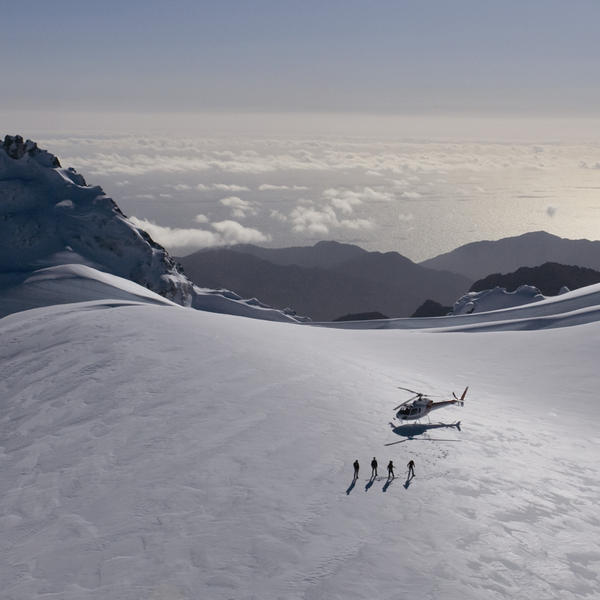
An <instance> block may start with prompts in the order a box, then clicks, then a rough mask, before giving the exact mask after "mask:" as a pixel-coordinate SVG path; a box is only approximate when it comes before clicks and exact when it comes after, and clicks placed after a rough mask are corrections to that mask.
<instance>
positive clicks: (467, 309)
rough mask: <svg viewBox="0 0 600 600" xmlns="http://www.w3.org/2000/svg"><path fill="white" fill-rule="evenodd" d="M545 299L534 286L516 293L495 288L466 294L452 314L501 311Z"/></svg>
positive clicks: (457, 302)
mask: <svg viewBox="0 0 600 600" xmlns="http://www.w3.org/2000/svg"><path fill="white" fill-rule="evenodd" d="M567 291H568V290H567ZM544 299H545V296H544V295H543V294H542V293H541V292H540V290H539V289H538V288H536V287H534V286H533V285H521V286H519V287H518V288H517V289H516V290H515V291H514V292H508V291H507V290H506V289H505V288H501V287H495V288H493V289H490V290H483V291H481V292H469V293H468V294H465V295H464V296H462V297H461V298H459V299H458V300H457V301H456V302H455V303H454V307H453V309H452V314H454V315H470V314H473V313H480V312H488V311H490V310H501V309H504V308H511V307H514V306H521V305H523V304H531V303H532V302H539V301H540V300H544Z"/></svg>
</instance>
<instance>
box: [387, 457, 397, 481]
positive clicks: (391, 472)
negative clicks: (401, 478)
mask: <svg viewBox="0 0 600 600" xmlns="http://www.w3.org/2000/svg"><path fill="white" fill-rule="evenodd" d="M395 477H396V476H395V475H394V463H393V462H392V461H391V460H390V462H389V463H388V479H395Z"/></svg>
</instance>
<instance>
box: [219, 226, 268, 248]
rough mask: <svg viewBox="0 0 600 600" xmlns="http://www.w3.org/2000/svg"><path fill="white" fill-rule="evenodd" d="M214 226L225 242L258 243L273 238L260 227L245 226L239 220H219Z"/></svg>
mask: <svg viewBox="0 0 600 600" xmlns="http://www.w3.org/2000/svg"><path fill="white" fill-rule="evenodd" d="M212 226H213V227H214V228H215V229H216V230H217V231H218V232H219V233H220V234H221V237H222V239H223V243H224V244H256V243H259V242H268V241H269V240H270V239H271V238H270V236H268V235H265V234H264V233H262V232H261V231H259V230H258V229H253V228H252V227H244V226H243V225H242V224H240V223H238V222H237V221H228V220H226V221H219V222H217V223H213V224H212Z"/></svg>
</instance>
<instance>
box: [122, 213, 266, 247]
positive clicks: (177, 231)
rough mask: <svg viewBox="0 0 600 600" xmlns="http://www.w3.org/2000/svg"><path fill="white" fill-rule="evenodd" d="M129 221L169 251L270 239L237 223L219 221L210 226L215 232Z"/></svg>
mask: <svg viewBox="0 0 600 600" xmlns="http://www.w3.org/2000/svg"><path fill="white" fill-rule="evenodd" d="M203 216H204V215H197V216H196V220H198V217H203ZM129 220H130V221H131V222H132V223H133V224H134V225H135V226H136V227H139V228H140V229H143V230H144V231H146V232H148V233H149V234H150V236H151V237H152V239H154V240H155V241H156V242H158V243H159V244H162V245H163V246H165V247H166V248H169V249H177V248H191V247H194V248H207V247H212V246H228V245H231V244H250V243H261V242H268V241H269V240H270V239H271V238H270V236H268V235H265V234H264V233H262V232H261V231H259V230H258V229H254V228H252V227H244V226H243V225H241V224H240V223H238V222H237V221H229V220H226V221H219V222H217V223H213V224H212V228H213V229H214V230H215V231H207V230H205V229H196V228H176V227H165V226H163V225H158V224H156V223H153V222H152V221H148V220H147V219H138V218H137V217H130V218H129ZM199 222H201V221H199Z"/></svg>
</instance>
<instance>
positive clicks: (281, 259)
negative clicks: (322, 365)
mask: <svg viewBox="0 0 600 600" xmlns="http://www.w3.org/2000/svg"><path fill="white" fill-rule="evenodd" d="M178 260H179V262H180V263H181V265H182V266H183V268H184V270H185V273H186V274H187V276H188V277H189V278H190V279H191V280H192V281H194V282H196V283H197V284H198V285H202V286H207V287H217V288H218V287H225V288H228V289H234V290H235V291H236V292H237V293H238V294H240V295H242V296H243V297H251V296H256V297H258V298H260V299H261V301H263V302H266V303H268V304H270V305H271V306H276V307H280V308H287V307H289V308H292V309H293V310H295V311H296V312H297V313H299V314H302V315H308V316H310V317H312V318H313V319H314V320H317V321H330V320H333V319H336V318H339V317H341V316H343V315H347V314H355V313H363V312H380V313H382V314H385V315H388V316H390V317H408V316H410V315H411V314H412V313H413V312H414V311H415V310H416V309H417V307H418V306H419V305H420V304H421V303H422V302H423V301H424V300H425V299H426V298H436V299H438V300H439V301H440V302H444V303H450V304H451V303H452V302H454V300H456V298H458V297H459V296H461V295H462V294H464V293H465V292H466V291H467V290H468V288H469V286H470V285H471V283H472V281H471V280H469V279H468V278H466V277H464V276H462V275H458V274H455V273H448V272H444V271H436V270H433V269H428V268H425V267H422V266H420V265H418V264H415V263H413V262H412V261H411V260H409V259H408V258H405V257H404V256H401V255H400V254H398V253H397V252H387V253H381V252H367V251H366V250H363V249H362V248H359V247H358V246H354V245H351V244H340V243H338V242H319V243H318V244H315V245H314V246H310V247H301V248H280V249H273V248H260V247H258V246H251V245H243V246H233V247H231V248H216V249H207V250H201V251H199V252H195V253H194V254H190V255H189V256H185V257H182V258H179V259H178Z"/></svg>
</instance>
